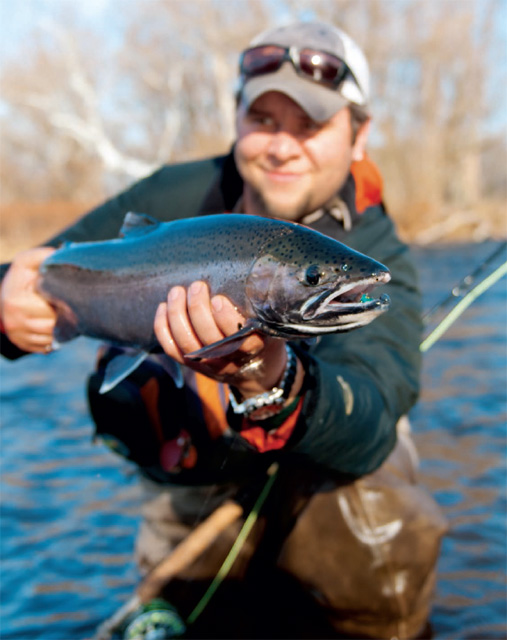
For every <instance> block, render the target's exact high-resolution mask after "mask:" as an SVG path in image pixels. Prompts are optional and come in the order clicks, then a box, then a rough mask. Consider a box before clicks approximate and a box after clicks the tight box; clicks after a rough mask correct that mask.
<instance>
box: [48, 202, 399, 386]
mask: <svg viewBox="0 0 507 640" xmlns="http://www.w3.org/2000/svg"><path fill="white" fill-rule="evenodd" d="M195 280H203V281H205V282H207V284H208V286H209V289H210V294H211V295H212V296H213V295H216V294H223V295H225V296H227V297H228V298H229V299H230V300H231V302H232V303H233V304H234V305H235V306H236V307H237V309H238V310H239V311H240V312H241V313H242V314H243V315H244V316H245V318H246V319H247V320H246V323H245V325H244V326H243V327H242V328H240V329H238V331H237V333H235V334H233V335H231V336H228V337H226V338H224V339H223V340H220V341H219V342H216V343H214V344H212V345H209V346H206V347H203V348H202V349H200V350H199V351H196V352H194V353H192V354H188V355H187V356H186V358H188V359H189V360H199V359H202V358H213V357H222V356H224V355H227V354H228V353H231V352H233V351H235V350H236V349H238V348H239V346H240V345H241V343H242V342H243V340H244V339H245V337H246V336H248V335H250V334H251V333H253V332H260V333H264V334H269V335H272V336H276V337H280V338H285V339H297V338H311V337H314V336H318V335H321V334H325V333H333V332H342V331H350V330H351V329H355V328H357V327H361V326H363V325H365V324H367V323H369V322H370V321H371V320H373V319H374V318H375V317H376V316H378V315H379V314H380V313H382V312H384V311H386V310H387V308H388V306H389V298H388V296H387V295H385V294H384V295H382V296H380V297H379V298H372V297H370V296H369V295H368V294H369V292H370V291H371V290H372V289H373V288H374V287H376V286H378V285H380V284H384V283H387V282H388V281H389V280H390V274H389V271H388V269H387V268H386V267H384V266H383V265H382V264H380V263H379V262H376V261H375V260H373V259H372V258H369V257H367V256H365V255H363V254H361V253H358V252H357V251H354V250H353V249H350V248H348V247H346V246H345V245H343V244H341V243H340V242H337V241H336V240H333V239H332V238H329V237H327V236H325V235H323V234H321V233H319V232H317V231H314V230H312V229H309V228H307V227H305V226H302V225H299V224H296V223H292V222H285V221H281V220H274V219H270V218H262V217H259V216H249V215H241V214H226V215H224V214H218V215H210V216H203V217H199V218H189V219H183V220H176V221H173V222H159V221H157V220H155V219H153V218H150V217H149V216H146V215H143V214H137V213H128V214H127V215H126V217H125V220H124V223H123V226H122V229H121V230H120V234H119V237H118V238H116V239H113V240H105V241H100V242H84V243H70V244H67V245H64V246H63V247H62V248H60V249H58V250H57V251H55V253H53V254H52V255H51V256H50V257H49V258H48V259H47V260H45V262H44V263H43V264H42V265H41V268H40V278H39V281H38V290H39V291H40V293H41V294H42V295H43V296H44V297H45V298H46V299H48V300H49V301H50V302H51V303H52V304H53V305H54V307H55V309H56V310H57V314H58V317H57V323H56V328H55V340H56V341H57V342H66V341H68V340H71V339H73V338H75V337H77V336H79V335H84V336H88V337H92V338H97V339H100V340H105V341H108V342H111V343H113V344H116V345H119V346H124V347H130V348H132V349H135V350H136V352H135V353H133V354H131V355H129V356H126V358H125V361H124V362H122V363H121V364H119V365H118V364H117V365H116V367H115V372H114V374H112V378H113V380H112V381H111V380H110V381H109V382H107V383H106V387H107V388H106V390H108V389H110V388H112V387H113V386H114V384H115V383H117V382H118V381H119V380H121V379H122V378H123V377H125V375H127V374H128V373H130V371H132V370H133V369H134V368H135V367H136V366H137V365H138V364H139V363H140V362H141V361H142V360H143V359H144V357H146V355H147V354H148V353H150V352H154V351H157V349H158V350H160V347H159V345H158V341H157V339H156V336H155V333H154V329H153V322H154V317H155V312H156V309H157V307H158V305H159V303H160V302H163V301H164V300H165V299H166V296H167V293H168V291H169V289H170V288H171V287H173V286H175V285H182V286H189V285H190V284H191V283H192V282H194V281H195ZM125 371H126V373H125ZM110 377H111V376H110Z"/></svg>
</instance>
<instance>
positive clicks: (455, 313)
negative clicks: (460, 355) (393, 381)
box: [419, 261, 507, 353]
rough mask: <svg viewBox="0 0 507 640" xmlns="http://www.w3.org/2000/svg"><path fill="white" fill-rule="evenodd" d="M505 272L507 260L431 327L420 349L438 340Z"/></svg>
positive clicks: (425, 349)
mask: <svg viewBox="0 0 507 640" xmlns="http://www.w3.org/2000/svg"><path fill="white" fill-rule="evenodd" d="M506 274H507V261H506V262H504V263H503V264H501V265H500V266H499V267H497V268H496V269H495V271H493V273H491V274H490V275H489V276H487V277H486V278H484V279H483V280H481V282H479V284H477V285H476V286H475V287H474V288H473V289H472V290H471V291H469V292H468V293H467V294H466V295H465V296H464V297H463V299H462V300H460V301H459V302H458V304H457V305H456V306H455V307H453V309H451V311H450V312H449V313H448V314H447V315H446V316H445V317H444V319H443V320H442V321H441V322H440V323H439V324H438V325H437V326H436V327H435V329H433V331H432V332H431V333H430V334H429V335H428V336H427V337H426V338H425V339H424V340H423V341H422V342H421V345H420V347H419V349H420V351H422V352H423V353H425V352H426V351H428V349H430V348H431V347H432V346H433V345H434V344H435V342H436V341H437V340H439V339H440V338H441V337H442V336H443V335H444V333H445V332H446V331H447V330H448V329H449V327H450V326H451V325H452V324H453V323H454V322H456V320H457V319H458V318H459V317H460V315H461V314H462V313H463V312H464V311H465V309H467V308H468V307H469V306H470V305H471V304H472V302H474V300H477V298H478V297H479V296H480V295H482V294H483V293H485V292H486V291H487V290H488V289H490V288H491V287H492V286H493V285H494V284H495V283H496V282H498V280H500V278H502V277H503V276H504V275H506Z"/></svg>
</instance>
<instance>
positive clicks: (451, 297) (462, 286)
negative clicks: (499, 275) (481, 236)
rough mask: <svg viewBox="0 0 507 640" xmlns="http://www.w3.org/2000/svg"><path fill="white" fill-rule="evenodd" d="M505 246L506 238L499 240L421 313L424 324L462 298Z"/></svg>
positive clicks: (506, 246)
mask: <svg viewBox="0 0 507 640" xmlns="http://www.w3.org/2000/svg"><path fill="white" fill-rule="evenodd" d="M506 248H507V240H504V241H502V242H500V244H499V245H498V246H497V247H496V248H495V249H494V250H493V252H492V253H491V254H490V255H489V256H488V257H487V258H485V259H484V260H483V261H482V262H481V264H479V266H478V267H476V268H475V269H474V270H473V271H472V273H469V274H468V275H467V276H465V277H464V278H463V279H462V280H460V282H459V283H458V284H456V285H455V286H454V287H453V288H452V289H451V292H450V293H449V294H448V295H446V296H445V298H444V299H443V300H441V301H440V302H438V303H437V304H435V305H434V306H433V307H432V308H431V309H430V310H429V311H427V312H426V313H425V314H424V315H423V320H424V323H425V324H428V323H429V321H430V320H431V318H432V317H433V316H434V315H436V314H437V313H438V312H439V311H441V310H442V309H443V308H444V307H446V306H447V305H448V304H449V303H450V302H453V301H456V300H458V299H460V298H463V297H464V296H465V294H466V293H467V291H469V289H470V287H471V286H472V285H473V284H474V282H475V281H476V280H477V278H478V277H479V276H480V275H481V274H482V272H483V271H485V269H486V268H487V267H489V265H490V264H491V263H493V262H494V261H495V260H496V259H497V258H498V257H499V256H500V255H501V254H502V253H503V251H505V249H506Z"/></svg>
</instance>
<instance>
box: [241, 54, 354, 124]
mask: <svg viewBox="0 0 507 640" xmlns="http://www.w3.org/2000/svg"><path fill="white" fill-rule="evenodd" d="M268 91H277V92H279V93H283V94H285V95H286V96H288V97H289V98H291V99H292V100H294V102H296V103H297V104H298V105H299V106H300V107H301V108H302V109H303V110H304V111H305V112H306V113H307V114H308V115H309V116H310V118H311V119H312V120H315V121H316V122H326V121H327V120H329V119H330V118H332V117H333V116H334V115H335V113H337V112H338V111H340V109H343V107H345V106H346V105H347V104H349V101H348V100H346V99H345V98H344V97H343V96H342V95H340V93H338V91H336V90H335V89H328V88H327V87H324V86H322V85H320V84H318V83H317V82H314V81H313V80H306V79H305V78H302V77H301V76H299V75H297V73H296V72H295V70H294V69H293V67H292V65H291V64H290V63H285V64H283V65H282V66H281V68H280V69H278V71H276V72H275V73H267V74H264V75H262V76H257V77H255V78H250V79H249V80H248V81H247V82H246V83H245V85H244V86H243V88H242V90H241V98H242V102H243V103H244V104H245V106H246V107H247V108H250V107H251V106H252V104H253V103H254V102H255V101H256V100H257V98H260V96H262V95H263V94H265V93H267V92H268Z"/></svg>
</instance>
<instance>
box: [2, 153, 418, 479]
mask: <svg viewBox="0 0 507 640" xmlns="http://www.w3.org/2000/svg"><path fill="white" fill-rule="evenodd" d="M241 193H242V181H241V178H240V176H239V174H238V173H237V170H236V167H235V165H234V160H233V156H232V154H229V155H227V156H224V157H219V158H211V159H207V160H201V161H197V162H191V163H185V164H179V165H172V166H164V167H162V168H161V169H159V170H158V171H156V172H155V173H154V174H153V175H151V176H149V177H147V178H145V179H143V180H141V181H140V182H138V183H136V184H134V185H133V186H132V187H131V188H129V189H128V190H126V191H125V192H123V193H121V194H120V195H118V196H117V197H115V198H113V199H111V200H109V201H107V202H106V203H104V204H103V205H101V206H99V207H97V208H96V209H94V210H93V211H91V212H90V213H88V214H87V215H85V216H84V217H83V218H81V219H80V220H78V221H77V222H76V224H74V225H73V226H71V227H70V228H68V229H66V230H65V231H63V232H62V233H60V234H59V235H58V236H55V237H54V238H52V239H51V240H50V241H48V243H46V244H48V245H52V246H57V245H58V244H59V243H60V242H61V241H62V240H67V241H78V242H79V241H90V240H102V239H108V238H112V237H115V236H116V235H117V233H118V230H119V229H120V227H121V224H122V220H123V218H124V216H125V214H126V213H127V212H128V211H136V212H140V213H146V214H149V215H151V216H153V217H155V218H158V219H160V220H162V221H168V220H173V219H176V218H182V217H192V216H198V215H206V214H210V213H218V212H227V211H231V210H232V208H233V207H234V205H235V203H236V202H237V201H238V199H239V197H240V195H241ZM340 196H341V198H342V199H343V201H344V202H345V203H346V204H347V207H348V209H349V213H350V220H351V223H352V228H351V229H350V230H349V231H345V229H344V227H343V225H342V224H341V223H340V222H339V221H337V220H336V219H335V218H334V217H332V216H331V215H329V214H325V215H324V216H323V217H321V218H320V219H319V220H317V221H316V222H314V223H312V224H310V225H309V226H311V227H313V228H315V229H317V230H319V231H321V232H323V233H326V234H328V235H330V236H332V237H335V238H336V239H338V240H340V241H343V242H345V243H346V244H348V245H349V246H351V247H353V248H354V249H357V250H358V251H360V252H362V253H365V254H367V255H369V256H372V257H373V258H375V259H376V260H378V261H380V262H382V263H383V264H385V265H386V266H387V267H388V268H389V269H390V271H391V275H392V280H391V282H390V283H389V284H388V285H387V286H386V291H387V292H388V293H389V296H390V298H391V301H392V305H391V308H390V310H389V311H388V312H387V313H385V314H383V315H382V316H380V317H379V318H377V319H376V320H375V321H374V322H372V323H371V324H369V325H368V326H366V327H362V328H360V329H358V330H355V331H353V332H350V333H346V334H334V335H327V336H323V337H321V338H320V339H318V341H317V342H316V343H315V344H313V345H311V346H310V347H309V348H301V347H299V348H298V353H299V355H300V357H301V359H302V360H303V363H304V366H305V368H306V371H307V376H306V380H307V383H306V389H305V395H304V404H303V408H302V411H301V413H300V414H299V417H298V421H297V424H296V426H295V428H294V429H293V431H292V433H291V435H290V437H289V439H288V441H287V443H286V444H285V446H284V447H283V448H281V449H279V450H276V451H270V452H268V453H259V452H258V451H257V450H256V449H255V448H254V447H252V446H251V445H250V444H249V443H247V442H243V440H242V438H241V436H240V437H239V438H238V434H237V426H236V427H235V431H234V433H233V436H234V438H233V440H234V446H233V447H232V450H233V453H230V454H227V458H228V463H227V465H225V466H226V467H228V470H227V472H226V471H224V469H223V466H224V465H222V464H221V463H220V459H221V456H225V455H226V453H225V451H226V449H228V450H229V451H230V450H231V442H232V440H231V437H230V436H228V435H227V434H225V435H224V436H223V437H221V438H218V439H216V438H215V439H214V440H213V441H212V442H211V441H209V442H208V443H207V447H206V450H204V449H205V448H204V447H203V446H201V450H200V451H199V456H198V463H197V464H196V465H195V467H193V468H189V469H180V468H178V469H176V470H174V471H172V472H170V473H168V472H167V471H163V470H162V469H161V468H158V464H157V462H156V461H154V459H146V460H144V461H143V460H142V459H139V456H138V457H137V459H136V456H135V455H134V454H130V455H129V454H128V453H127V456H128V457H131V458H132V459H134V460H135V461H137V462H138V464H139V465H140V466H141V467H142V468H143V469H144V470H145V471H146V472H147V473H148V475H150V476H151V477H153V478H154V479H158V480H159V481H161V482H165V481H168V482H173V481H175V482H184V483H195V482H196V483H201V482H206V483H207V482H216V481H220V479H221V478H223V479H230V478H233V477H234V476H235V474H236V473H238V474H239V473H240V469H242V470H245V469H251V468H254V467H257V466H265V465H266V464H268V463H270V462H271V461H272V460H273V459H276V458H280V457H286V456H289V457H291V458H293V459H294V460H296V461H303V462H304V461H307V462H308V463H310V464H312V463H316V464H317V465H323V466H324V467H325V468H326V469H327V470H329V471H331V472H337V473H339V474H346V475H349V474H350V475H352V476H359V475H362V474H365V473H368V472H371V471H373V470H374V469H376V468H377V467H379V466H380V464H381V463H382V462H383V461H384V460H385V458H386V457H387V455H388V454H389V453H390V451H391V450H392V448H393V446H394V443H395V440H396V430H395V425H396V422H397V421H398V419H399V418H400V416H402V415H404V414H406V413H407V412H408V410H409V409H410V408H411V407H412V406H413V404H414V402H415V401H416V398H417V394H418V389H419V388H418V385H419V368H420V353H419V344H420V340H421V331H422V325H421V319H420V294H419V291H418V288H417V277H416V272H415V268H414V265H413V264H412V261H411V259H410V256H409V250H408V248H407V247H406V246H405V245H404V244H402V243H401V242H400V241H399V239H398V238H397V236H396V233H395V230H394V227H393V224H392V222H391V220H390V219H389V217H388V216H387V215H386V213H385V210H384V207H383V205H382V203H381V202H379V203H378V204H374V205H373V206H369V207H367V208H366V209H365V210H364V211H363V212H362V213H360V214H359V213H358V212H357V211H356V207H355V182H354V178H353V176H352V174H351V175H350V176H349V178H348V180H347V182H346V184H345V185H344V187H343V189H342V190H341V192H340ZM2 353H3V354H4V355H6V356H7V357H16V356H17V355H20V352H18V351H17V350H16V349H14V348H13V347H12V345H9V343H8V340H4V341H3V348H2ZM91 386H92V396H91V398H92V410H93V409H94V405H93V398H94V397H96V396H94V395H93V380H92V385H91ZM106 395H108V394H106ZM118 397H119V396H118ZM175 400H176V398H175ZM182 402H183V403H184V402H186V400H185V399H184V398H183V396H178V399H177V404H178V406H180V404H181V403H182ZM100 410H101V409H99V413H100ZM190 413H191V412H190ZM95 414H96V412H94V417H96V415H95ZM105 415H107V412H106V414H105ZM185 415H187V414H185ZM183 420H184V418H183ZM187 421H188V418H187ZM266 424H267V425H269V423H268V422H266ZM186 427H187V429H186V430H187V431H190V432H191V431H192V425H191V424H190V425H186ZM100 431H101V432H102V433H105V432H107V428H106V429H104V427H102V428H101V429H100ZM105 436H106V440H107V433H105ZM118 438H119V439H120V440H121V438H122V436H121V434H118V433H116V434H113V439H118ZM197 440H199V438H197ZM238 442H239V445H238ZM128 448H130V449H132V443H129V447H128ZM134 448H135V447H134ZM141 457H142V456H141ZM148 458H149V456H148ZM298 463H299V462H298ZM217 467H220V468H221V470H220V472H219V471H218V470H217ZM215 470H216V473H215Z"/></svg>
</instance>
